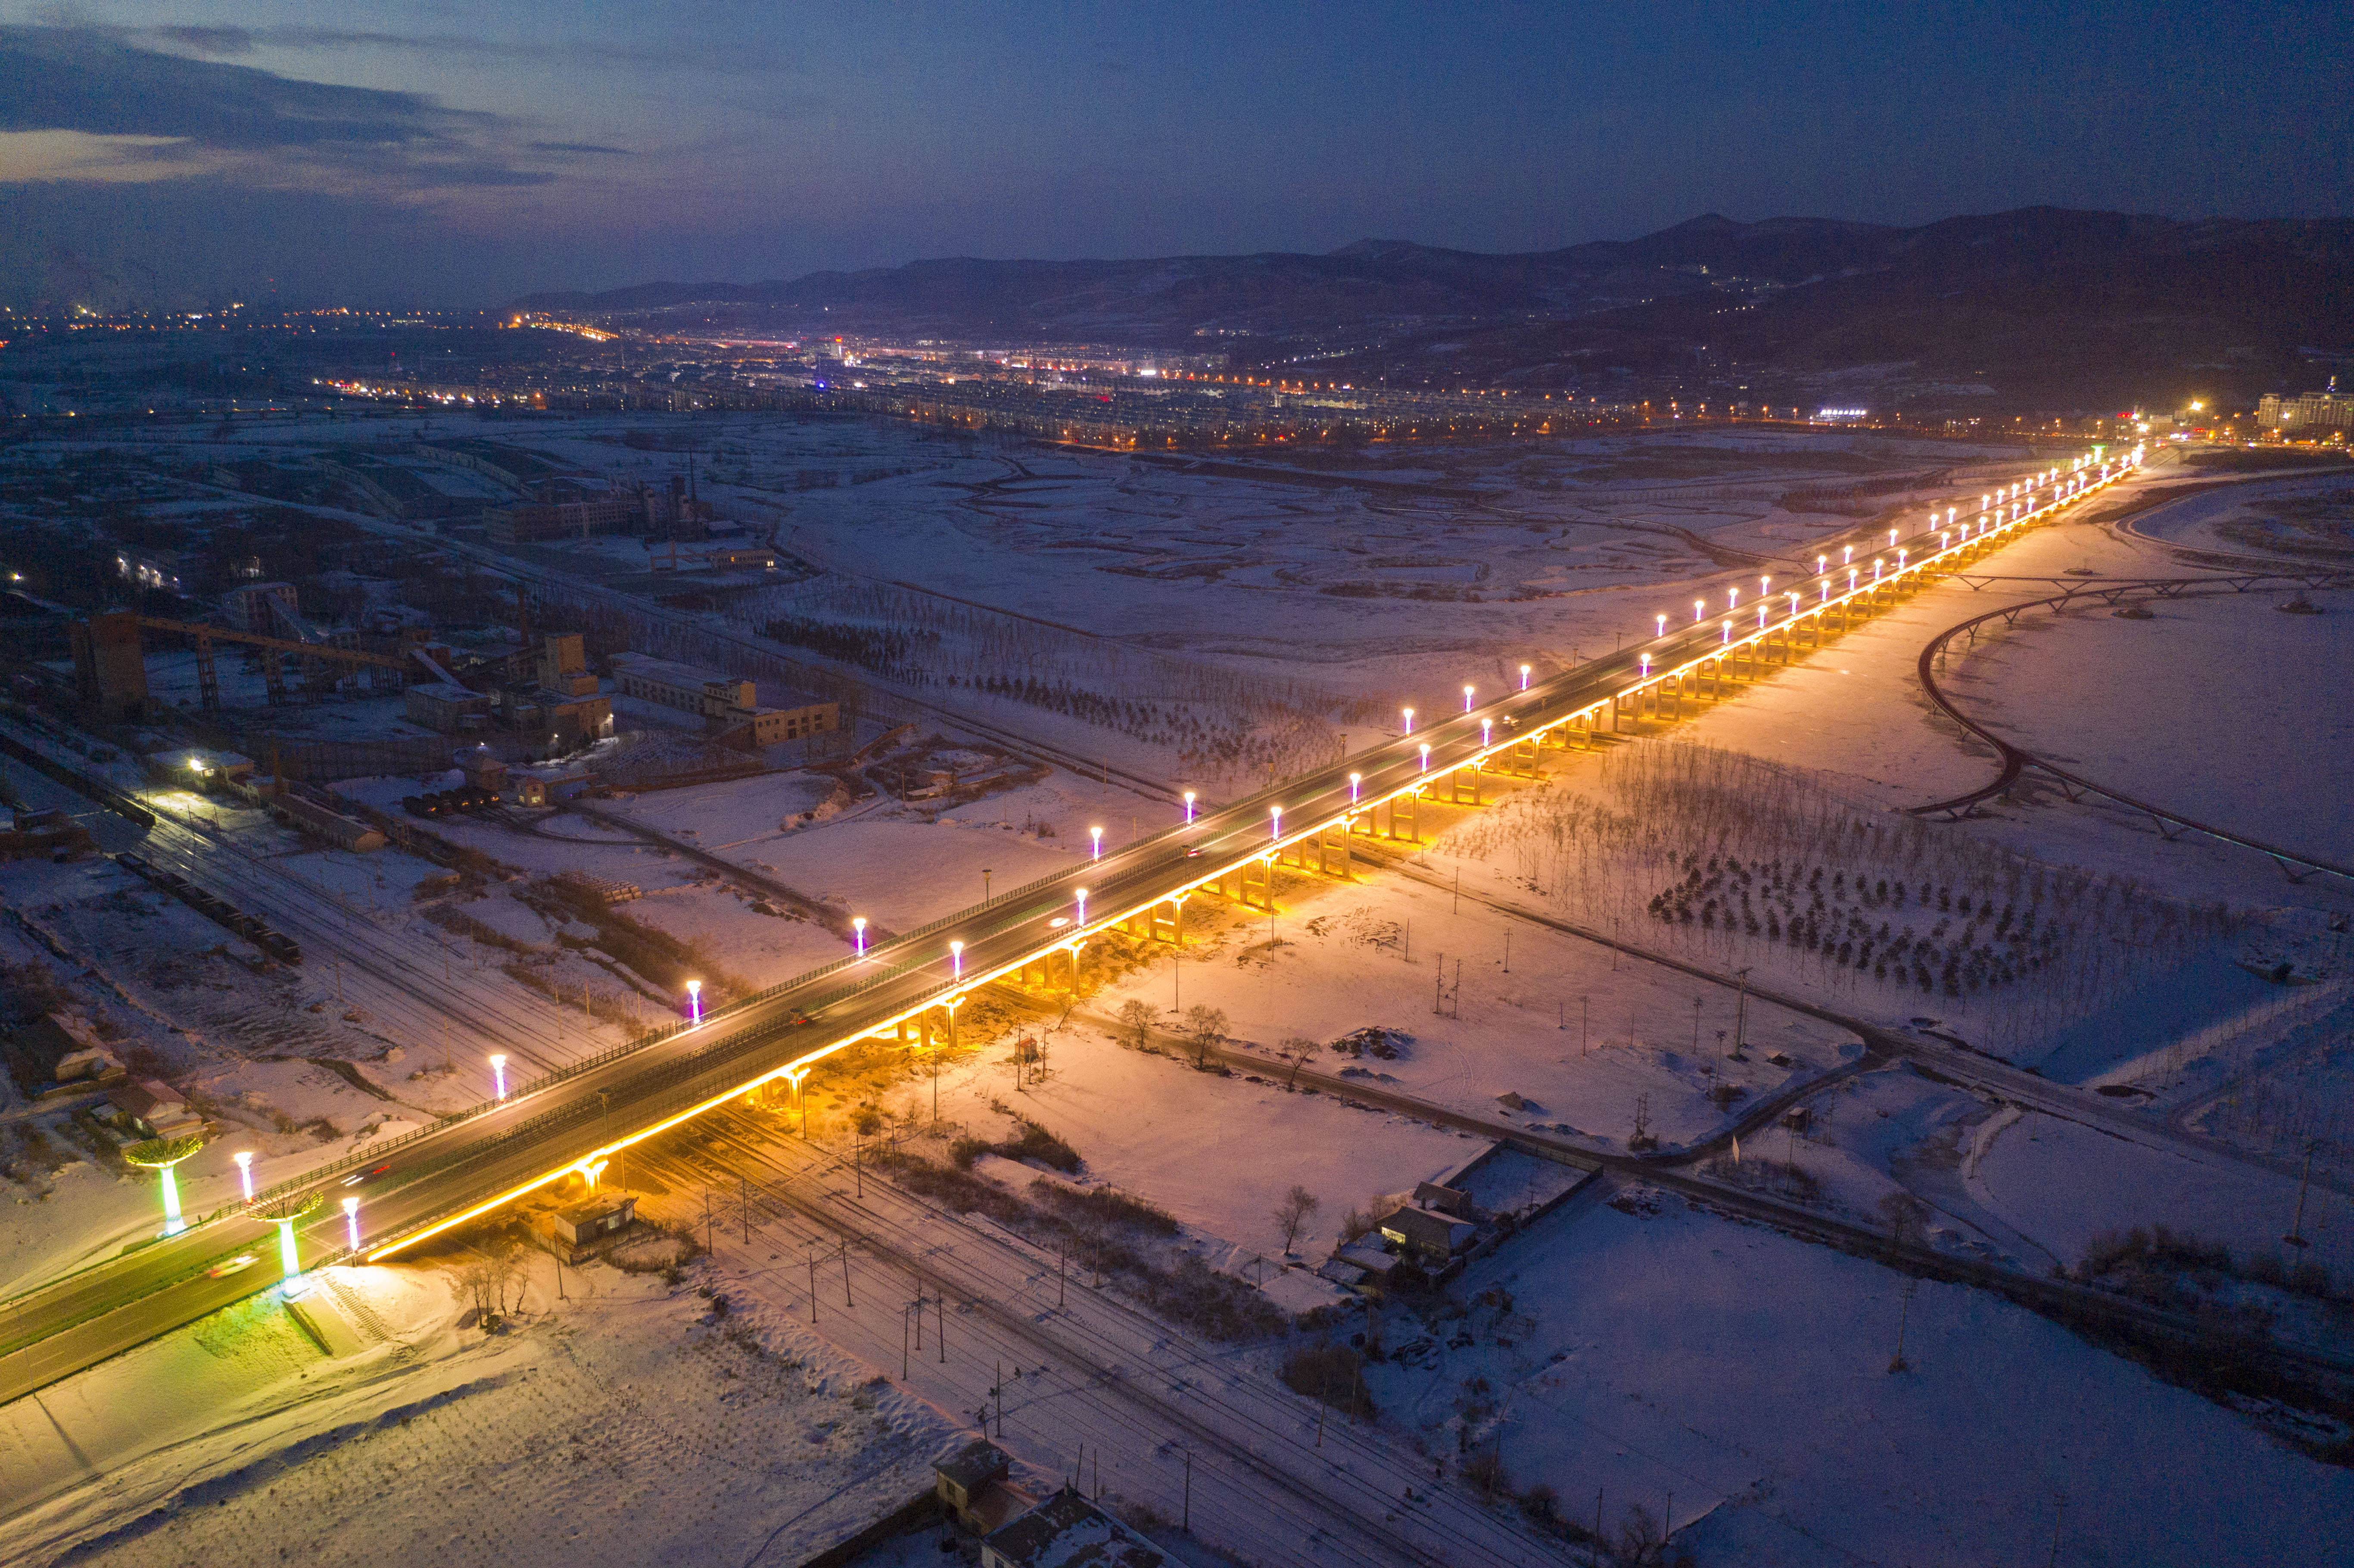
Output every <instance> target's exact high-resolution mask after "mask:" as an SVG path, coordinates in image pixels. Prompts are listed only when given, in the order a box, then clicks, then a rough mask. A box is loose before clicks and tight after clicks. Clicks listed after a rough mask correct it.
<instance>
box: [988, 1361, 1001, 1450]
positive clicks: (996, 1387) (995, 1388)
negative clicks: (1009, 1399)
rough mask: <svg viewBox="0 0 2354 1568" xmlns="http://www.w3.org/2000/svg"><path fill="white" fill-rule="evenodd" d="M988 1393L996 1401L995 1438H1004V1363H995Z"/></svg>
mask: <svg viewBox="0 0 2354 1568" xmlns="http://www.w3.org/2000/svg"><path fill="white" fill-rule="evenodd" d="M989 1392H990V1393H991V1396H992V1397H994V1398H995V1399H996V1401H997V1436H1000V1437H1002V1436H1005V1363H1004V1362H1003V1361H1000V1362H998V1363H997V1375H996V1376H995V1377H994V1378H992V1379H991V1380H990V1384H989Z"/></svg>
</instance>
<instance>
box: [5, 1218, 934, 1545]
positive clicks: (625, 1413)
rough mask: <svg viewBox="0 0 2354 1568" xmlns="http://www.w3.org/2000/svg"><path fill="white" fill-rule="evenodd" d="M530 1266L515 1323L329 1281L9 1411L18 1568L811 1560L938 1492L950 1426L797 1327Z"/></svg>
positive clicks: (400, 1290) (417, 1276) (352, 1277)
mask: <svg viewBox="0 0 2354 1568" xmlns="http://www.w3.org/2000/svg"><path fill="white" fill-rule="evenodd" d="M524 1256H525V1258H526V1259H528V1260H529V1261H528V1262H527V1264H526V1267H527V1271H528V1276H527V1283H526V1285H525V1291H524V1294H525V1312H524V1313H523V1315H522V1316H521V1317H520V1318H519V1319H515V1320H514V1327H513V1328H512V1329H511V1330H507V1331H504V1332H500V1333H494V1334H484V1333H482V1332H481V1331H480V1330H474V1329H472V1328H461V1327H459V1326H458V1325H459V1324H460V1322H461V1320H463V1319H464V1318H465V1317H467V1316H470V1314H467V1313H466V1311H465V1308H466V1306H467V1303H466V1301H465V1300H464V1299H463V1292H462V1291H461V1290H459V1289H458V1288H457V1287H456V1284H455V1278H454V1277H453V1275H452V1274H451V1273H450V1272H449V1271H448V1270H447V1269H445V1268H440V1267H434V1266H406V1267H396V1268H382V1267H379V1268H369V1269H337V1270H334V1271H333V1276H332V1277H333V1279H334V1283H333V1284H332V1285H323V1286H321V1287H317V1288H314V1289H313V1291H312V1292H311V1293H310V1294H309V1295H308V1296H306V1297H305V1298H303V1300H302V1303H301V1305H300V1308H299V1310H300V1312H301V1314H302V1316H301V1318H300V1319H297V1317H296V1316H295V1315H294V1313H293V1312H292V1311H291V1310H290V1308H288V1307H287V1306H286V1305H285V1304H284V1303H282V1302H281V1299H280V1298H279V1294H278V1292H277V1291H276V1290H275V1289H272V1290H270V1291H268V1292H266V1293H264V1294H262V1295H260V1296H257V1297H254V1298H250V1299H249V1300H247V1301H245V1302H243V1303H241V1304H239V1306H236V1307H232V1308H227V1309H226V1310H224V1311H221V1312H219V1313H216V1314H215V1315H213V1316H212V1317H210V1318H207V1319H204V1320H203V1321H201V1322H199V1323H197V1324H196V1325H194V1326H193V1327H191V1328H189V1329H187V1330H183V1331H181V1332H179V1333H177V1334H174V1335H171V1336H169V1337H167V1338H165V1339H164V1340H157V1341H155V1342H154V1343H152V1344H149V1345H146V1346H143V1347H142V1348H140V1349H139V1350H136V1351H132V1352H130V1353H129V1354H128V1355H125V1356H122V1357H119V1358H117V1359H116V1360H115V1361H111V1362H108V1363H107V1364H105V1365H104V1366H102V1367H100V1368H98V1369H97V1370H95V1371H93V1372H89V1373H85V1374H83V1375H82V1376H81V1377H80V1378H77V1379H75V1380H73V1381H72V1382H70V1383H66V1384H62V1385H59V1386H58V1387H54V1388H51V1389H50V1390H48V1391H47V1392H46V1393H42V1394H40V1395H38V1396H37V1397H35V1398H30V1399H25V1400H20V1401H18V1402H17V1403H16V1404H13V1405H11V1406H8V1407H7V1408H6V1409H5V1411H0V1520H5V1529H0V1562H6V1563H12V1564H14V1563H26V1564H41V1563H52V1562H56V1561H58V1560H59V1559H60V1558H61V1557H67V1556H69V1557H70V1559H71V1560H72V1561H74V1562H77V1563H109V1564H122V1565H125V1568H128V1565H131V1564H141V1563H186V1562H189V1561H195V1560H211V1561H222V1562H253V1561H259V1560H260V1558H261V1557H262V1556H265V1555H271V1552H270V1548H282V1549H284V1550H286V1551H288V1552H300V1553H301V1554H302V1556H303V1557H304V1558H305V1559H307V1560H309V1561H313V1562H318V1563H382V1562H385V1561H386V1560H387V1558H388V1557H389V1558H390V1559H393V1560H397V1561H419V1560H423V1559H426V1558H438V1559H440V1560H443V1561H448V1562H452V1563H515V1564H523V1565H526V1568H528V1565H530V1564H537V1563H547V1564H557V1563H561V1564H567V1565H571V1564H579V1563H617V1564H618V1563H644V1562H647V1561H649V1560H653V1559H661V1560H668V1561H676V1562H695V1563H705V1562H708V1563H720V1562H726V1563H742V1562H745V1561H747V1560H748V1559H749V1558H750V1557H752V1556H754V1555H755V1554H757V1553H758V1552H762V1551H763V1550H765V1551H766V1552H769V1553H771V1554H773V1557H774V1560H775V1561H779V1562H784V1563H794V1562H799V1561H801V1560H803V1559H805V1558H807V1557H808V1556H810V1555H811V1554H812V1553H813V1552H817V1551H820V1550H822V1549H823V1548H825V1547H827V1546H830V1545H832V1543H833V1542H835V1541H838V1540H840V1539H841V1538H842V1537H843V1536H844V1535H847V1534H851V1533H854V1531H857V1530H859V1529H861V1528H863V1527H864V1525H865V1524H866V1523H867V1521H868V1520H871V1519H873V1518H875V1517H876V1516H879V1515H881V1514H884V1513H887V1512H889V1511H890V1510H892V1509H894V1508H896V1507H897V1506H898V1505H899V1504H901V1503H903V1502H905V1501H907V1499H910V1498H912V1497H913V1496H915V1495H916V1494H917V1492H919V1491H922V1490H924V1489H927V1488H928V1486H929V1484H930V1481H931V1472H930V1468H929V1463H930V1460H931V1458H932V1457H933V1456H934V1455H935V1454H936V1453H938V1451H939V1449H940V1448H941V1447H942V1446H943V1445H944V1444H945V1443H946V1442H947V1440H948V1439H949V1436H951V1434H952V1430H953V1429H952V1428H951V1426H950V1425H949V1423H948V1422H947V1421H945V1420H944V1419H943V1418H942V1417H941V1416H940V1415H939V1414H938V1412H937V1411H934V1410H932V1409H931V1408H930V1407H928V1406H927V1405H925V1404H921V1403H920V1402H918V1401H917V1400H914V1399H911V1398H909V1397H908V1396H907V1395H906V1394H905V1393H901V1392H899V1391H898V1390H896V1389H894V1388H893V1387H892V1386H891V1385H890V1384H889V1383H885V1382H884V1381H882V1380H881V1379H880V1377H879V1376H878V1375H877V1372H876V1371H875V1369H873V1368H870V1367H865V1366H862V1365H860V1364H858V1363H856V1362H854V1361H850V1360H848V1359H847V1358H844V1357H843V1356H842V1355H840V1354H839V1353H837V1352H835V1351H832V1349H831V1348H830V1347H829V1346H828V1345H826V1344H825V1343H824V1341H822V1340H818V1339H816V1338H814V1337H812V1336H811V1335H809V1334H808V1332H807V1330H806V1329H805V1327H802V1326H797V1325H795V1324H793V1323H792V1322H790V1320H786V1319H780V1318H770V1317H769V1316H767V1315H765V1314H763V1313H762V1312H761V1311H760V1310H759V1309H758V1307H757V1305H755V1306H754V1307H753V1308H750V1309H748V1310H747V1311H743V1312H737V1313H733V1314H730V1315H728V1316H727V1317H726V1319H724V1320H715V1319H714V1318H713V1317H712V1315H711V1312H710V1303H709V1302H708V1301H707V1300H705V1299H704V1298H702V1297H700V1296H698V1295H697V1294H696V1293H695V1289H694V1288H693V1287H689V1286H685V1285H681V1286H676V1287H664V1286H663V1285H662V1284H660V1283H659V1282H658V1281H657V1280H656V1279H655V1278H654V1277H652V1276H631V1275H624V1274H620V1273H617V1272H616V1271H614V1270H613V1269H610V1268H605V1267H593V1266H592V1267H590V1268H588V1269H586V1270H582V1269H567V1270H565V1271H564V1288H565V1290H566V1292H567V1296H566V1297H565V1298H558V1297H557V1277H556V1268H555V1264H554V1260H552V1259H550V1258H548V1257H546V1256H545V1255H540V1254H537V1253H526V1254H525V1255H524Z"/></svg>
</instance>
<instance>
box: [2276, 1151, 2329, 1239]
mask: <svg viewBox="0 0 2354 1568" xmlns="http://www.w3.org/2000/svg"><path fill="white" fill-rule="evenodd" d="M2320 1145H2321V1140H2320V1139H2317V1138H2308V1139H2306V1140H2305V1174H2304V1175H2302V1176H2300V1177H2298V1178H2297V1181H2296V1218H2295V1219H2293V1220H2291V1221H2290V1222H2289V1226H2288V1234H2286V1235H2285V1236H2283V1237H2281V1240H2283V1241H2285V1242H2286V1243H2288V1245H2291V1246H2293V1247H2300V1248H2301V1247H2308V1246H2311V1245H2313V1244H2312V1243H2311V1242H2309V1241H2307V1240H2306V1239H2305V1190H2306V1186H2307V1185H2309V1184H2310V1183H2311V1182H2312V1181H2313V1151H2314V1150H2316V1149H2317V1148H2319V1147H2320Z"/></svg>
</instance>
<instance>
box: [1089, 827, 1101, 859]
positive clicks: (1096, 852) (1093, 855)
mask: <svg viewBox="0 0 2354 1568" xmlns="http://www.w3.org/2000/svg"><path fill="white" fill-rule="evenodd" d="M1087 858H1088V859H1089V860H1101V859H1103V830H1102V829H1101V828H1089V829H1088V830H1087Z"/></svg>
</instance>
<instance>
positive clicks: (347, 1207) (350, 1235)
mask: <svg viewBox="0 0 2354 1568" xmlns="http://www.w3.org/2000/svg"><path fill="white" fill-rule="evenodd" d="M344 1244H345V1245H346V1246H348V1247H350V1248H351V1249H352V1250H353V1251H354V1252H357V1251H359V1250H360V1201H359V1200H358V1199H357V1198H345V1200H344Z"/></svg>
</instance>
